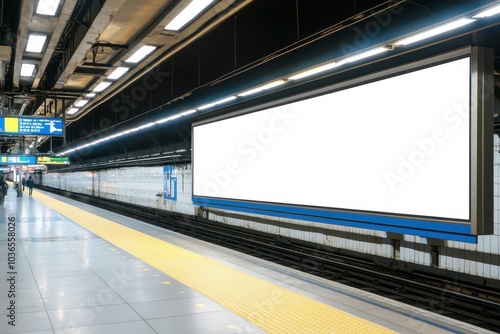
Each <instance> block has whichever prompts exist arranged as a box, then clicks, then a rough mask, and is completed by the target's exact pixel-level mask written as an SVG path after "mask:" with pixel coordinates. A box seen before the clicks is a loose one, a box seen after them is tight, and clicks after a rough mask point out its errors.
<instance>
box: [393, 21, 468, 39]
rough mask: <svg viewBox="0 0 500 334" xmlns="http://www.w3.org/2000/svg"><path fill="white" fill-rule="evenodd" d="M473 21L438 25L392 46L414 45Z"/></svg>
mask: <svg viewBox="0 0 500 334" xmlns="http://www.w3.org/2000/svg"><path fill="white" fill-rule="evenodd" d="M475 21H476V20H472V19H466V18H462V19H459V20H456V21H453V22H450V23H447V24H443V25H440V26H438V27H436V28H433V29H429V30H426V31H423V32H421V33H418V34H416V35H413V36H410V37H408V38H404V39H402V40H399V41H397V42H396V43H394V44H395V45H408V44H411V43H415V42H418V41H421V40H423V39H426V38H429V37H433V36H436V35H439V34H442V33H445V32H447V31H450V30H453V29H457V28H460V27H462V26H464V25H467V24H469V23H472V22H475Z"/></svg>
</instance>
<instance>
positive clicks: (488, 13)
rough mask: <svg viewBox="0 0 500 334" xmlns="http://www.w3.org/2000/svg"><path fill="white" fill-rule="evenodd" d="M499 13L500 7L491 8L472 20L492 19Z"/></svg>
mask: <svg viewBox="0 0 500 334" xmlns="http://www.w3.org/2000/svg"><path fill="white" fill-rule="evenodd" d="M498 13H500V5H498V6H495V7H493V8H490V9H487V10H485V11H483V12H481V13H479V14H476V15H474V16H473V17H472V18H473V19H480V18H484V17H490V16H493V15H497V14H498Z"/></svg>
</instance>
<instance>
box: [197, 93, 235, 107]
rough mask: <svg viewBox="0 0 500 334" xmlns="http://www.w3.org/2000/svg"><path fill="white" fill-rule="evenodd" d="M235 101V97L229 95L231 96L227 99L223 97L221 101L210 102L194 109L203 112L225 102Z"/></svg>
mask: <svg viewBox="0 0 500 334" xmlns="http://www.w3.org/2000/svg"><path fill="white" fill-rule="evenodd" d="M234 99H236V96H234V95H231V96H228V97H225V98H223V99H220V100H217V101H215V102H211V103H207V104H205V105H202V106H200V107H198V108H196V110H205V109H208V108H211V107H214V106H216V105H219V104H223V103H226V102H229V101H232V100H234Z"/></svg>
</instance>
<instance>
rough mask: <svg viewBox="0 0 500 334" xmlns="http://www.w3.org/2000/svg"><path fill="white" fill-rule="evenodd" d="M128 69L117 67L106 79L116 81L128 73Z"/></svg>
mask: <svg viewBox="0 0 500 334" xmlns="http://www.w3.org/2000/svg"><path fill="white" fill-rule="evenodd" d="M128 70H130V68H128V67H117V68H116V70H114V71H113V73H111V74H110V75H108V79H110V80H117V79H120V78H121V77H122V76H123V75H124V74H125V73H127V72H128Z"/></svg>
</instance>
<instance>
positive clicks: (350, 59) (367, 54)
mask: <svg viewBox="0 0 500 334" xmlns="http://www.w3.org/2000/svg"><path fill="white" fill-rule="evenodd" d="M386 51H389V49H388V48H384V47H379V48H375V49H372V50H368V51H365V52H361V53H359V54H356V55H354V56H351V57H347V58H345V59H344V60H343V61H344V62H346V63H352V62H355V61H358V60H361V59H365V58H369V57H372V56H375V55H378V54H380V53H382V52H386Z"/></svg>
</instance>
